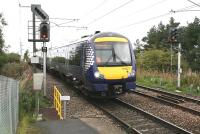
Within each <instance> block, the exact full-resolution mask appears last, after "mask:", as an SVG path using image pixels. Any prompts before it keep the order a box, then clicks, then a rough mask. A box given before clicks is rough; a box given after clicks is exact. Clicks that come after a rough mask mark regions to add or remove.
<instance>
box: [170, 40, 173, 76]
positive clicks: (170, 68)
mask: <svg viewBox="0 0 200 134" xmlns="http://www.w3.org/2000/svg"><path fill="white" fill-rule="evenodd" d="M172 57H173V55H172V43H171V68H170V71H171V75H172Z"/></svg>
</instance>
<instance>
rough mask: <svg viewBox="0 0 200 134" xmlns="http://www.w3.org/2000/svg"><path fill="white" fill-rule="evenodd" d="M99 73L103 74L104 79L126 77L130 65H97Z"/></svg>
mask: <svg viewBox="0 0 200 134" xmlns="http://www.w3.org/2000/svg"><path fill="white" fill-rule="evenodd" d="M98 70H99V73H100V74H102V75H104V78H105V79H108V80H116V79H124V78H128V74H129V73H131V70H132V66H120V67H98Z"/></svg>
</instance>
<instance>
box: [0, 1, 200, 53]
mask: <svg viewBox="0 0 200 134" xmlns="http://www.w3.org/2000/svg"><path fill="white" fill-rule="evenodd" d="M192 1H193V2H195V3H198V2H200V1H198V0H192ZM19 4H20V5H21V6H30V5H31V4H41V7H42V9H43V10H44V11H45V12H46V13H47V14H48V15H49V17H50V22H51V39H50V42H48V43H47V46H48V47H50V46H52V47H56V46H62V45H65V44H67V43H68V42H69V41H72V40H75V39H78V38H80V37H81V36H83V35H86V34H92V33H94V31H97V30H98V31H99V30H100V31H112V32H117V33H121V34H123V35H125V36H127V37H128V38H129V39H130V40H131V41H132V42H135V40H136V39H141V38H142V37H144V36H145V35H146V34H147V32H148V30H149V29H150V28H151V27H152V26H153V25H156V26H157V25H158V23H159V22H160V21H162V22H163V23H164V24H167V23H168V22H169V18H170V17H174V18H175V21H177V22H180V25H181V26H185V25H186V24H187V22H192V21H193V20H194V18H195V16H196V17H199V18H200V11H196V12H194V11H190V12H177V13H169V11H170V10H171V9H172V10H175V11H176V10H180V9H181V10H182V9H187V10H200V7H198V6H194V4H192V3H191V2H189V1H188V0H1V4H0V13H3V15H4V18H5V20H6V21H7V23H8V26H6V27H4V29H3V33H4V38H5V42H6V45H10V46H11V48H10V49H9V51H10V52H17V53H19V52H20V51H19V50H20V41H21V43H22V45H23V52H24V51H25V50H26V49H29V51H30V52H31V51H32V43H30V42H28V21H29V20H30V21H31V20H32V12H31V9H30V8H29V7H19ZM168 13H169V14H168ZM158 16H159V17H158ZM55 18H63V20H61V19H55ZM65 19H79V21H72V22H70V21H69V20H65ZM62 23H66V24H63V25H61V26H77V27H88V28H87V30H85V29H84V28H69V27H56V26H55V24H62ZM41 46H42V44H41V43H37V48H40V47H41Z"/></svg>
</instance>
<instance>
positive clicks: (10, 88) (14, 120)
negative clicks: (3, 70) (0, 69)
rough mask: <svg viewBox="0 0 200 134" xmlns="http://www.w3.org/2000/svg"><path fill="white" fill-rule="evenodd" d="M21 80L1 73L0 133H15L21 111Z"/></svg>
mask: <svg viewBox="0 0 200 134" xmlns="http://www.w3.org/2000/svg"><path fill="white" fill-rule="evenodd" d="M18 93H19V82H18V81H16V80H13V79H10V78H7V77H4V76H1V75H0V133H1V134H15V133H16V131H17V124H18V120H19V119H18V112H19V94H18Z"/></svg>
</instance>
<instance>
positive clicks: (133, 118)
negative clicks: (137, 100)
mask: <svg viewBox="0 0 200 134" xmlns="http://www.w3.org/2000/svg"><path fill="white" fill-rule="evenodd" d="M94 104H95V105H96V106H97V107H99V108H100V109H102V110H103V111H104V112H106V113H107V114H108V115H110V116H111V117H112V118H114V119H115V120H117V121H119V122H120V123H121V124H123V125H124V126H125V127H126V128H128V130H129V132H130V133H137V134H169V133H170V134H190V132H189V131H187V130H184V129H182V128H180V127H178V126H176V125H174V124H172V123H169V122H167V121H165V120H163V119H161V118H159V117H157V116H154V115H152V114H150V113H147V112H145V111H143V110H141V109H139V108H137V107H135V106H133V105H131V104H128V103H126V102H124V101H122V100H120V99H114V100H110V101H107V102H106V103H99V102H98V103H94Z"/></svg>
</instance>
